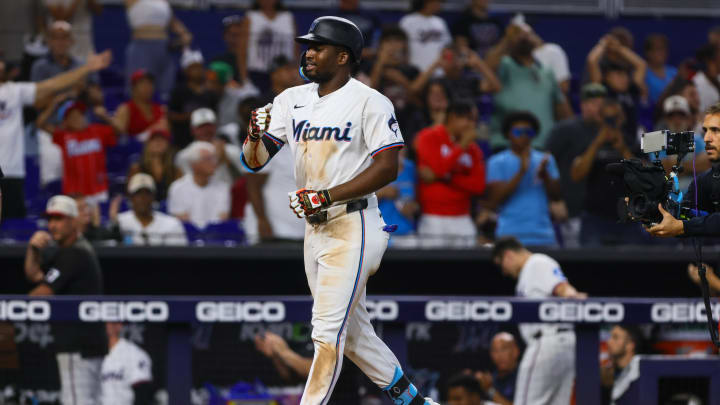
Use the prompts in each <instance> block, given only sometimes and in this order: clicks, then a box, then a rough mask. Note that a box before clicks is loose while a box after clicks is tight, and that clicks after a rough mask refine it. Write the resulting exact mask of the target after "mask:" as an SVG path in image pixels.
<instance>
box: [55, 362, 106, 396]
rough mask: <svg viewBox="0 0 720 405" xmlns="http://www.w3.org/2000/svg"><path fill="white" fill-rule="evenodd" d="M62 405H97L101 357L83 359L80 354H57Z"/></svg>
mask: <svg viewBox="0 0 720 405" xmlns="http://www.w3.org/2000/svg"><path fill="white" fill-rule="evenodd" d="M55 357H56V358H57V363H58V371H59V372H60V397H61V398H62V405H99V404H100V385H101V381H100V374H101V373H100V371H101V368H102V361H103V358H102V357H91V358H83V357H82V356H80V353H58V354H57V355H56V356H55Z"/></svg>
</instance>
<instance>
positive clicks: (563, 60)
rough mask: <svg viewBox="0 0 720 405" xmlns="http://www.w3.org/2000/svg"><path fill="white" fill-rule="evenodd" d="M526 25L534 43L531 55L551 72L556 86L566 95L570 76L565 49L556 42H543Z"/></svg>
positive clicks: (568, 91) (568, 90)
mask: <svg viewBox="0 0 720 405" xmlns="http://www.w3.org/2000/svg"><path fill="white" fill-rule="evenodd" d="M527 27H528V29H530V30H531V38H532V41H533V43H534V44H535V48H534V49H533V57H534V58H535V59H537V61H538V62H540V64H541V65H542V66H543V67H545V68H548V69H550V70H551V71H552V72H553V74H554V75H555V81H556V82H557V84H558V86H560V89H561V90H562V91H563V93H564V94H565V97H567V96H568V94H569V93H570V79H571V76H570V65H569V62H568V56H567V54H566V53H565V50H564V49H563V48H562V47H561V46H560V45H558V44H556V43H552V42H545V41H544V40H543V39H542V38H541V37H540V36H539V35H538V34H537V33H536V32H535V31H532V28H530V26H527Z"/></svg>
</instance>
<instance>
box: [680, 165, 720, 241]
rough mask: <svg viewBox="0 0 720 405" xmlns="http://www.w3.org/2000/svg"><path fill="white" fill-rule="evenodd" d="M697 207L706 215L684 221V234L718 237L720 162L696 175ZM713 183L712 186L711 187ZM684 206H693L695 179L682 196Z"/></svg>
mask: <svg viewBox="0 0 720 405" xmlns="http://www.w3.org/2000/svg"><path fill="white" fill-rule="evenodd" d="M697 184H698V187H697V207H698V209H700V210H701V211H706V212H707V213H708V214H710V215H708V216H705V217H696V218H693V219H691V220H689V221H684V236H717V237H720V214H719V213H720V163H715V164H713V167H712V169H711V170H708V171H706V172H705V173H703V174H701V175H700V176H698V177H697ZM713 185H714V187H713ZM683 201H685V204H684V205H686V206H688V207H690V208H692V209H694V208H695V181H694V180H693V181H692V182H691V183H690V186H688V190H687V194H685V197H684V198H683Z"/></svg>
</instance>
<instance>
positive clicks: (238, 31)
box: [210, 14, 248, 83]
mask: <svg viewBox="0 0 720 405" xmlns="http://www.w3.org/2000/svg"><path fill="white" fill-rule="evenodd" d="M222 25H223V40H224V41H225V52H223V53H221V54H219V55H216V56H215V57H214V58H212V60H211V61H210V63H214V62H223V63H225V64H227V66H228V67H229V68H230V75H231V77H232V80H235V81H236V82H238V83H242V81H243V80H242V78H241V76H240V69H239V68H238V66H239V65H241V64H242V63H239V62H238V60H240V59H241V58H242V57H243V56H244V55H243V56H241V55H240V46H241V44H243V43H245V40H244V39H243V37H244V36H247V35H248V33H247V32H245V30H244V27H243V17H241V16H239V15H237V14H234V15H229V16H227V17H225V18H223V19H222Z"/></svg>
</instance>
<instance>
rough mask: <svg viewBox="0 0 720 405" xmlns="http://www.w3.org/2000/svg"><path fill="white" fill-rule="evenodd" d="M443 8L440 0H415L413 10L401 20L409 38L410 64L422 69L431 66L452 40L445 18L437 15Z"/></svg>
mask: <svg viewBox="0 0 720 405" xmlns="http://www.w3.org/2000/svg"><path fill="white" fill-rule="evenodd" d="M441 8H442V1H440V0H413V2H412V10H413V12H412V13H410V14H408V15H406V16H404V17H403V18H401V19H400V22H399V25H400V28H402V29H403V30H404V31H405V33H406V34H407V37H408V40H409V45H410V46H409V49H410V64H411V65H413V66H415V67H416V68H417V69H419V70H421V71H424V70H426V69H427V68H429V67H430V65H432V63H433V62H434V61H435V60H436V59H437V58H438V56H440V52H441V51H442V50H443V48H445V46H446V45H448V44H449V43H450V42H452V37H451V36H450V30H448V26H447V24H446V23H445V20H443V19H442V18H441V17H439V16H437V15H436V14H437V13H438V12H440V9H441Z"/></svg>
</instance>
